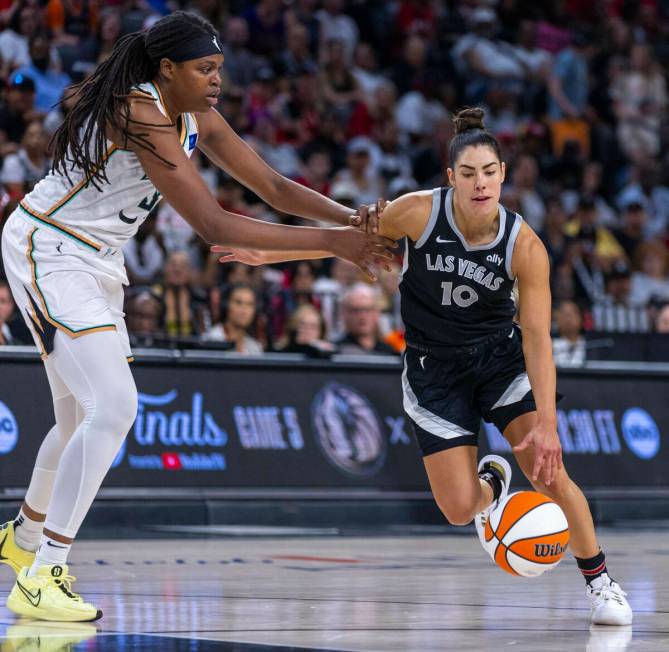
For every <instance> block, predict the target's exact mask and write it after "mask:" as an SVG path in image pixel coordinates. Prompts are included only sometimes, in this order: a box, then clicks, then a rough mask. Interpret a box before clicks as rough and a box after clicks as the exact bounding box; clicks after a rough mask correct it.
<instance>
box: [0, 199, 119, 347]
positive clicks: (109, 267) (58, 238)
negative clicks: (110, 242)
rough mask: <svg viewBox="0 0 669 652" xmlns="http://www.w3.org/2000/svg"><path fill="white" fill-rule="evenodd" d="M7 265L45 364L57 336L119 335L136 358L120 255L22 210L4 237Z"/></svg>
mask: <svg viewBox="0 0 669 652" xmlns="http://www.w3.org/2000/svg"><path fill="white" fill-rule="evenodd" d="M2 260H3V263H4V266H5V272H6V274H7V280H8V281H9V285H10V287H11V289H12V294H13V295H14V300H15V301H16V304H17V306H18V308H19V310H20V311H21V314H22V315H23V318H24V319H25V320H26V323H27V324H28V327H29V328H30V330H31V332H32V335H33V338H34V340H35V344H36V345H37V347H38V349H39V350H40V352H41V354H42V358H43V359H44V358H46V357H47V356H48V355H49V353H51V352H52V351H53V340H54V336H55V334H56V330H61V331H63V332H64V333H66V334H67V335H68V336H69V337H82V336H83V335H87V334H89V333H95V332H98V331H116V332H117V333H118V336H119V338H120V340H121V346H122V348H123V351H124V352H125V354H126V357H127V358H128V359H129V360H131V359H132V352H131V350H130V342H129V340H128V332H127V329H126V326H125V321H124V319H123V317H124V312H123V285H124V284H126V285H127V282H128V281H127V276H126V274H125V267H124V264H123V253H122V251H121V250H120V249H114V248H104V249H100V250H96V249H93V248H92V247H90V245H88V244H87V243H86V242H85V241H83V240H79V239H78V238H77V236H76V235H75V234H73V233H71V232H68V231H67V230H61V229H59V228H58V227H53V226H49V225H43V224H40V223H39V222H37V221H34V220H32V219H31V218H30V217H28V216H26V215H25V214H24V213H23V212H21V210H20V209H17V210H16V211H14V212H13V213H12V215H11V216H10V217H9V219H8V220H7V222H6V224H5V227H4V229H3V232H2Z"/></svg>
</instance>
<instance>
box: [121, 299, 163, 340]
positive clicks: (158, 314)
mask: <svg viewBox="0 0 669 652" xmlns="http://www.w3.org/2000/svg"><path fill="white" fill-rule="evenodd" d="M162 311H163V308H162V305H161V303H160V299H158V297H156V296H155V294H153V293H152V292H151V291H150V290H148V289H142V288H139V289H138V290H136V291H135V292H134V293H130V294H129V296H128V297H127V298H126V302H125V319H126V324H127V326H128V335H129V336H130V343H131V345H132V346H152V345H153V338H155V337H157V336H160V335H162V332H161V330H160V324H161V321H162Z"/></svg>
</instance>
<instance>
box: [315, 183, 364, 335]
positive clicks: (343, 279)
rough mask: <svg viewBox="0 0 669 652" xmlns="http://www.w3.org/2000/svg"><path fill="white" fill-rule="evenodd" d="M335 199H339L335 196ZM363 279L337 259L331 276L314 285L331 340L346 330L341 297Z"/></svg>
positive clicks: (319, 279) (358, 271)
mask: <svg viewBox="0 0 669 652" xmlns="http://www.w3.org/2000/svg"><path fill="white" fill-rule="evenodd" d="M333 199H337V198H336V197H334V196H333ZM337 201H341V200H340V199H337ZM361 278H362V277H361V272H360V270H359V269H358V268H357V267H356V266H355V265H354V264H353V263H349V262H348V261H347V260H342V259H341V258H335V259H334V260H333V261H332V267H331V268H330V276H320V277H319V278H318V279H317V280H316V282H315V283H314V294H315V295H316V296H317V297H318V302H319V304H320V306H321V313H322V315H323V317H324V319H325V324H326V327H327V331H328V333H329V335H330V337H331V338H337V337H339V336H340V335H341V333H342V332H343V328H344V324H343V321H342V318H341V309H340V308H341V306H340V297H341V296H342V294H343V293H344V292H345V291H346V290H347V289H348V288H350V287H352V286H353V285H355V284H356V283H359V282H360V280H361Z"/></svg>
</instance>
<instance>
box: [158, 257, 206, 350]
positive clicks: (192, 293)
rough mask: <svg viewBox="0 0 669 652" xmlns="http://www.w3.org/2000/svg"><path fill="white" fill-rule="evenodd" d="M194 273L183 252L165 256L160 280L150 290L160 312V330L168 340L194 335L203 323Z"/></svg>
mask: <svg viewBox="0 0 669 652" xmlns="http://www.w3.org/2000/svg"><path fill="white" fill-rule="evenodd" d="M194 273H195V270H194V269H193V265H192V263H191V261H190V259H189V257H188V254H187V253H185V252H183V251H173V252H172V253H170V254H169V255H168V257H167V260H166V262H165V269H164V280H163V282H162V283H160V284H158V285H157V286H155V287H154V292H155V293H156V295H157V296H158V297H160V298H161V300H162V303H163V311H164V324H163V329H164V331H165V333H166V334H167V335H169V336H170V337H179V336H181V335H186V336H189V335H198V334H199V333H201V332H202V330H203V328H204V324H205V323H206V321H207V309H206V301H205V297H204V294H203V293H202V292H201V291H200V290H199V289H198V288H197V287H195V286H194V285H193V276H194Z"/></svg>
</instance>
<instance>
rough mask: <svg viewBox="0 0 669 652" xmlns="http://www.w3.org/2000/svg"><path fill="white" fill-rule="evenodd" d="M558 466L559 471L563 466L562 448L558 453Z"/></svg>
mask: <svg viewBox="0 0 669 652" xmlns="http://www.w3.org/2000/svg"><path fill="white" fill-rule="evenodd" d="M557 468H558V471H559V470H560V469H561V468H562V451H561V450H560V451H558V454H557Z"/></svg>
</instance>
